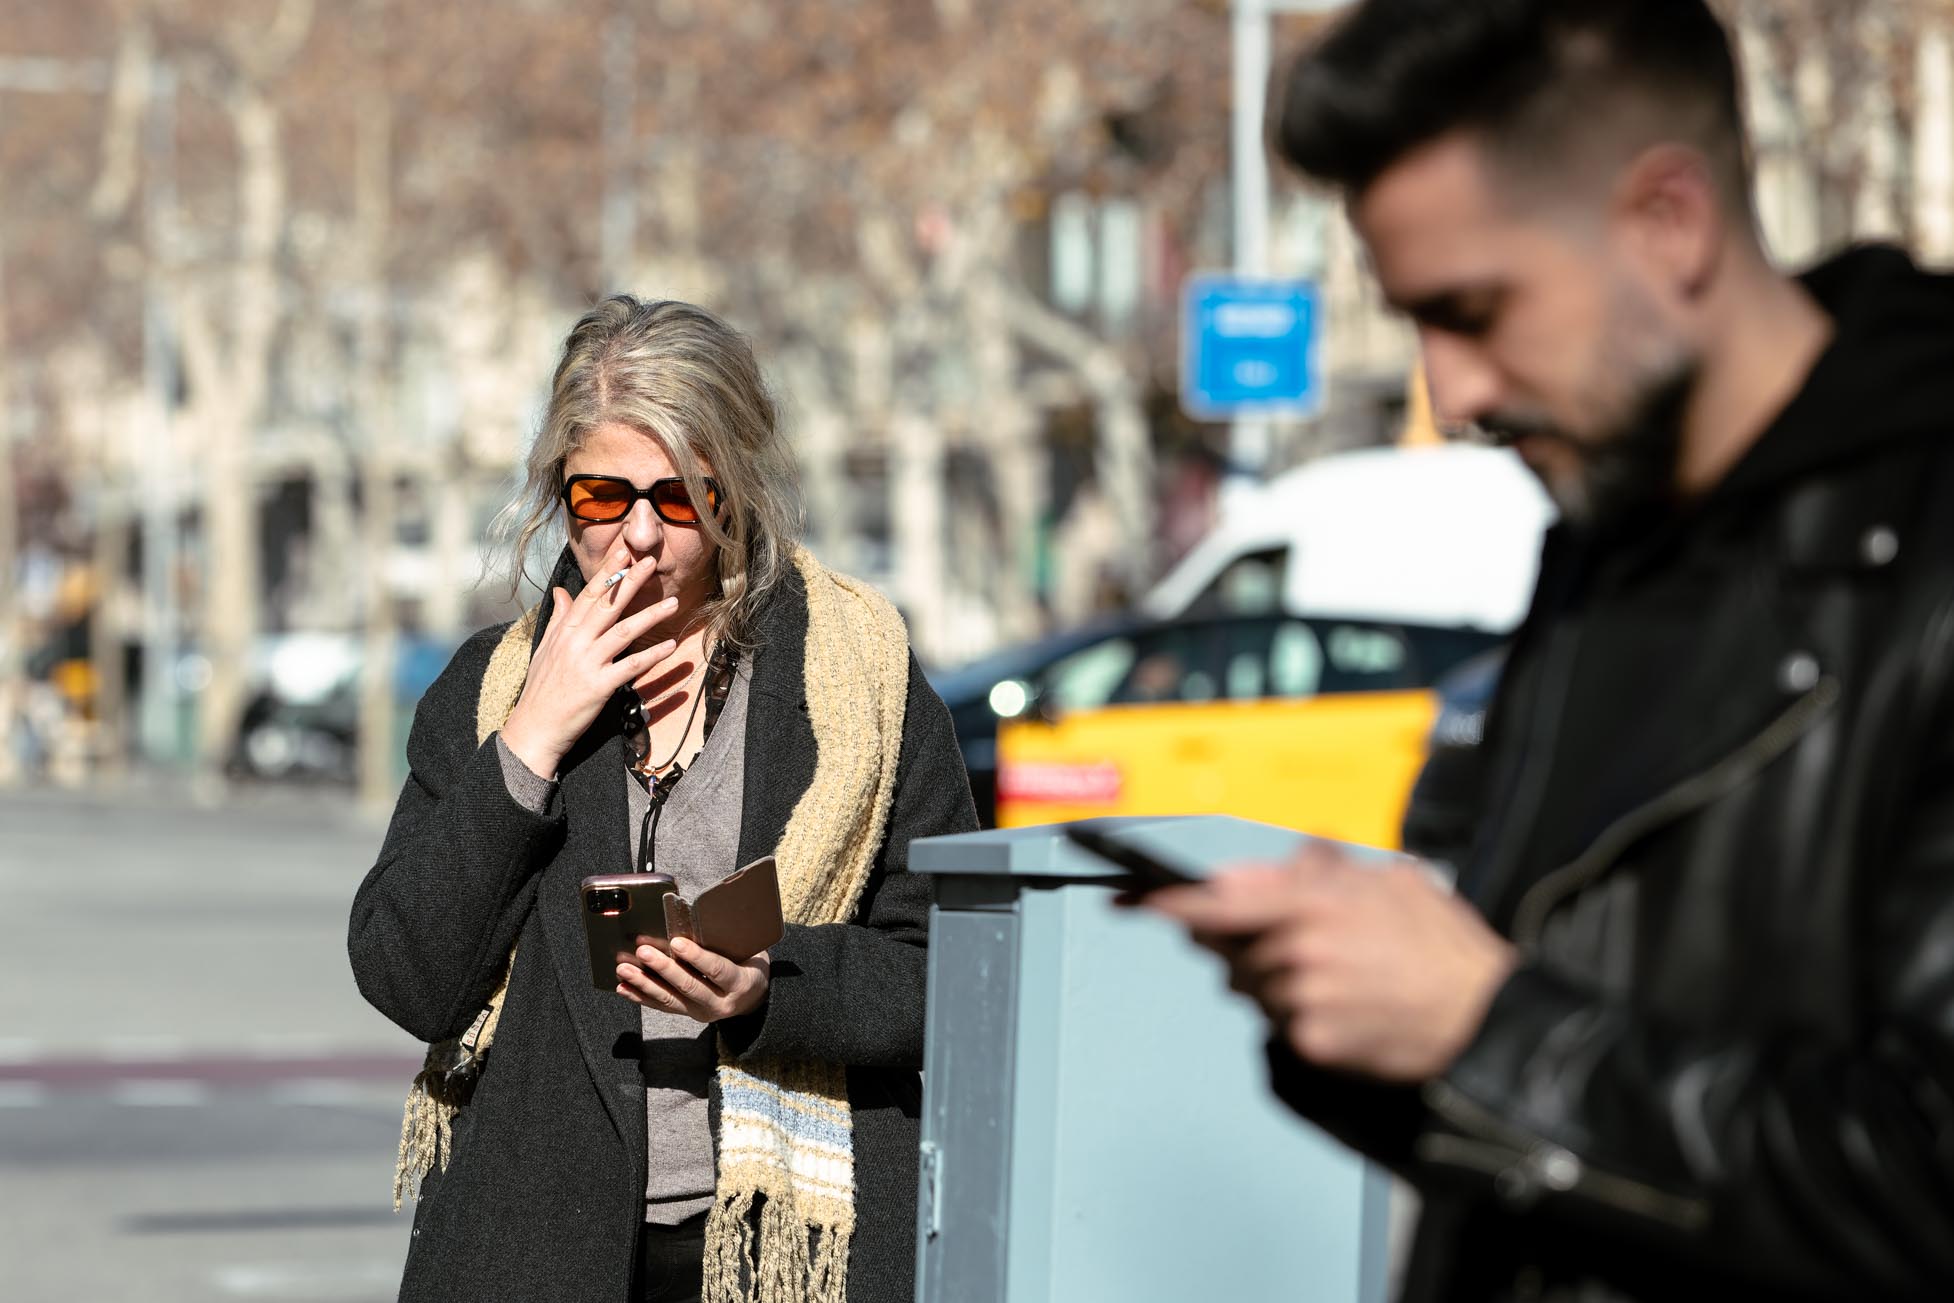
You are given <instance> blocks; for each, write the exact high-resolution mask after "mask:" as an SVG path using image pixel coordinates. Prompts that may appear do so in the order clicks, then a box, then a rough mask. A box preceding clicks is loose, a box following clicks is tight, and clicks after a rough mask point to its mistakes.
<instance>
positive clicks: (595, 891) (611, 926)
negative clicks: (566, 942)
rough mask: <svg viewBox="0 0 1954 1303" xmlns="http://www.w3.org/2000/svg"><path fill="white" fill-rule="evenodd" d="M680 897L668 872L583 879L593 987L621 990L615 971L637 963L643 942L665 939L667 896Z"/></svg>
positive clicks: (585, 920)
mask: <svg viewBox="0 0 1954 1303" xmlns="http://www.w3.org/2000/svg"><path fill="white" fill-rule="evenodd" d="M677 894H678V883H677V882H675V881H674V880H673V879H672V878H671V876H670V875H669V874H664V873H599V874H594V875H592V876H591V877H588V878H585V879H584V880H583V887H582V895H583V934H584V941H585V943H586V944H587V945H588V946H589V947H590V984H591V985H592V986H595V987H596V988H597V989H598V990H600V991H614V990H616V989H617V966H618V965H619V964H635V963H637V962H638V958H637V956H638V938H639V937H653V938H656V939H657V940H660V941H663V940H665V938H666V935H667V934H666V932H665V897H667V896H675V895H677Z"/></svg>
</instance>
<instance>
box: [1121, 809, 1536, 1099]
mask: <svg viewBox="0 0 1954 1303" xmlns="http://www.w3.org/2000/svg"><path fill="white" fill-rule="evenodd" d="M1142 903H1143V904H1144V905H1145V906H1146V907H1147V908H1150V909H1154V910H1157V911H1159V912H1160V913H1162V914H1165V915H1166V916H1167V917H1169V918H1172V919H1176V920H1178V921H1179V922H1181V923H1184V924H1186V925H1187V927H1188V929H1189V930H1190V931H1191V932H1192V933H1193V934H1194V938H1195V940H1196V941H1198V942H1200V943H1201V944H1202V945H1204V946H1207V947H1208V948H1209V949H1211V950H1213V951H1215V952H1216V953H1217V954H1219V955H1221V957H1222V958H1223V959H1225V960H1227V961H1228V966H1229V969H1230V972H1231V975H1232V980H1231V983H1230V984H1231V985H1232V986H1233V987H1234V988H1235V989H1236V990H1238V991H1240V992H1242V993H1243V994H1245V995H1248V996H1251V997H1253V998H1254V1000H1255V1001H1256V1002H1257V1003H1258V1004H1260V1005H1261V1006H1262V1009H1263V1012H1265V1013H1266V1014H1268V1016H1269V1019H1270V1021H1271V1022H1272V1023H1273V1024H1274V1025H1275V1028H1276V1030H1277V1031H1278V1032H1280V1033H1281V1034H1282V1036H1283V1037H1284V1039H1286V1040H1287V1041H1288V1042H1289V1045H1290V1047H1291V1048H1292V1049H1294V1050H1295V1051H1296V1053H1297V1054H1298V1055H1300V1056H1301V1057H1302V1058H1304V1059H1306V1060H1308V1061H1309V1062H1311V1063H1315V1064H1318V1065H1319V1066H1322V1067H1326V1068H1336V1069H1340V1070H1343V1071H1347V1072H1357V1073H1363V1074H1365V1075H1367V1076H1372V1077H1378V1078H1381V1079H1384V1080H1389V1081H1424V1080H1427V1079H1429V1078H1432V1077H1436V1076H1438V1075H1439V1074H1441V1073H1443V1072H1444V1071H1445V1070H1446V1069H1447V1068H1449V1067H1450V1066H1451V1065H1452V1061H1453V1060H1454V1059H1456V1058H1457V1057H1458V1056H1459V1054H1460V1053H1461V1052H1462V1051H1463V1050H1464V1049H1465V1047H1466V1045H1467V1044H1468V1043H1470V1041H1471V1040H1472V1037H1473V1035H1474V1033H1476V1032H1477V1031H1478V1029H1479V1024H1480V1022H1481V1020H1482V1019H1484V1018H1485V1016H1486V1007H1487V1006H1488V1005H1489V1004H1491V1003H1492V999H1493V996H1494V994H1495V993H1497V992H1498V990H1499V988H1500V985H1501V984H1502V983H1503V982H1504V981H1505V980H1506V976H1507V974H1508V973H1510V972H1511V971H1512V970H1513V966H1514V964H1515V963H1516V962H1517V954H1516V952H1515V950H1514V949H1513V947H1512V946H1511V945H1510V944H1508V943H1507V942H1506V941H1505V940H1504V939H1502V938H1501V937H1500V936H1499V935H1498V934H1497V933H1495V932H1494V931H1493V930H1492V929H1491V928H1490V927H1488V926H1487V925H1486V923H1485V921H1484V920H1483V919H1481V918H1480V917H1479V915H1478V914H1476V913H1474V912H1473V910H1472V909H1471V907H1470V906H1468V905H1466V904H1465V902H1463V901H1461V900H1460V899H1458V897H1456V896H1454V895H1452V894H1451V893H1450V892H1449V891H1447V890H1446V889H1445V888H1444V887H1443V886H1442V885H1441V884H1440V883H1439V882H1438V881H1437V879H1435V878H1434V877H1433V876H1432V874H1431V873H1430V872H1429V871H1428V870H1427V869H1425V868H1424V867H1422V866H1420V865H1419V864H1417V862H1416V861H1411V860H1405V861H1401V862H1399V863H1396V864H1390V865H1383V866H1366V865H1364V864H1362V863H1360V862H1359V861H1357V860H1355V859H1353V858H1351V857H1350V856H1348V855H1347V854H1345V853H1343V852H1341V851H1338V850H1337V849H1335V848H1334V847H1332V846H1328V845H1325V844H1322V843H1311V844H1310V845H1308V846H1307V847H1305V849H1304V850H1303V851H1302V852H1300V853H1299V854H1298V855H1297V856H1296V857H1295V858H1294V859H1292V860H1290V861H1289V862H1288V863H1287V864H1283V865H1280V866H1254V867H1249V868H1243V869H1237V870H1233V871H1230V872H1227V873H1223V874H1220V875H1218V876H1217V877H1215V878H1213V879H1211V880H1209V881H1207V882H1204V883H1200V884H1198V885H1194V886H1186V887H1169V888H1165V889H1163V890H1160V891H1155V892H1152V893H1150V894H1149V895H1147V896H1146V897H1145V898H1144V900H1143V901H1142Z"/></svg>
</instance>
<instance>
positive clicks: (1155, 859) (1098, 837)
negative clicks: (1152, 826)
mask: <svg viewBox="0 0 1954 1303" xmlns="http://www.w3.org/2000/svg"><path fill="white" fill-rule="evenodd" d="M1059 832H1060V833H1061V834H1062V835H1063V836H1064V837H1065V839H1066V840H1067V841H1070V842H1072V843H1074V844H1075V845H1078V846H1083V847H1084V848H1085V849H1087V850H1089V851H1091V852H1092V853H1093V854H1094V855H1097V856H1098V857H1099V858H1100V859H1102V860H1107V861H1109V862H1111V863H1113V864H1117V865H1119V866H1120V867H1121V868H1122V869H1125V870H1126V872H1127V874H1128V876H1129V878H1130V880H1131V882H1130V888H1131V889H1132V890H1136V891H1152V890H1153V889H1155V888H1156V887H1177V886H1180V885H1182V884H1183V883H1189V882H1199V881H1201V877H1200V875H1199V874H1197V873H1195V872H1194V871H1193V870H1192V869H1190V868H1188V867H1186V866H1185V865H1180V864H1175V863H1173V862H1172V861H1169V860H1163V859H1161V858H1160V857H1159V856H1157V855H1153V854H1151V853H1149V852H1147V851H1143V850H1140V849H1139V848H1137V847H1134V846H1130V845H1128V844H1127V843H1126V842H1123V841H1121V840H1120V839H1119V838H1117V837H1115V836H1113V835H1112V834H1110V833H1107V832H1104V831H1102V830H1100V829H1098V828H1089V827H1087V826H1085V825H1084V824H1077V823H1068V824H1066V825H1065V826H1064V827H1062V828H1060V829H1059Z"/></svg>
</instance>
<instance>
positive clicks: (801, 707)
mask: <svg viewBox="0 0 1954 1303" xmlns="http://www.w3.org/2000/svg"><path fill="white" fill-rule="evenodd" d="M757 641H758V644H759V645H758V646H757V647H756V648H755V649H754V652H753V677H752V679H751V681H750V684H749V687H748V695H747V704H746V790H745V792H743V793H742V794H741V806H740V856H739V860H740V863H741V864H751V863H752V862H753V861H754V860H757V859H759V858H760V857H761V856H763V855H771V854H773V853H774V850H775V849H776V848H777V847H778V846H779V845H780V838H781V834H782V833H784V832H786V831H787V819H788V817H789V816H790V815H792V814H793V813H794V807H795V806H796V805H797V804H799V803H800V799H801V796H802V794H803V793H805V792H806V791H807V788H808V784H809V783H811V782H812V781H813V779H814V758H815V751H814V725H813V724H812V723H811V722H810V721H809V720H808V717H807V688H806V682H805V675H806V665H807V589H806V587H805V586H804V584H803V582H802V579H801V575H800V571H799V570H796V569H791V568H790V569H789V570H788V572H787V578H786V580H785V581H784V582H783V583H782V584H781V586H780V588H779V589H777V590H776V591H775V593H774V596H773V600H772V601H770V602H769V603H768V604H767V608H766V611H765V612H764V614H763V615H762V616H761V619H760V628H759V636H758V640H757Z"/></svg>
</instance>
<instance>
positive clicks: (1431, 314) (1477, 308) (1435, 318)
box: [1385, 281, 1506, 326]
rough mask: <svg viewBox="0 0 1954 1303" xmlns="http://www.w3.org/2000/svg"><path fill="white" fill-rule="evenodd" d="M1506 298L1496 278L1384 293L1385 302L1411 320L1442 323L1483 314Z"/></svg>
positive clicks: (1496, 306)
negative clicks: (1428, 289) (1420, 290)
mask: <svg viewBox="0 0 1954 1303" xmlns="http://www.w3.org/2000/svg"><path fill="white" fill-rule="evenodd" d="M1505 298H1506V286H1505V285H1503V284H1501V283H1499V282H1497V281H1484V282H1479V283H1475V284H1470V285H1454V286H1451V287H1450V288H1447V289H1443V290H1437V291H1434V292H1433V293H1430V294H1422V295H1394V294H1387V295H1385V302H1386V303H1388V304H1390V305H1391V307H1392V308H1393V309H1394V310H1395V311H1398V312H1402V313H1403V314H1404V315H1406V316H1408V317H1410V318H1412V319H1413V320H1414V321H1423V322H1429V323H1431V324H1432V325H1436V326H1445V325H1449V324H1455V323H1458V322H1463V321H1467V320H1471V319H1474V318H1479V317H1483V316H1484V315H1485V314H1487V313H1489V312H1491V311H1493V310H1494V309H1496V308H1498V307H1499V305H1500V303H1501V302H1502V301H1503V300H1504V299H1505Z"/></svg>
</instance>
